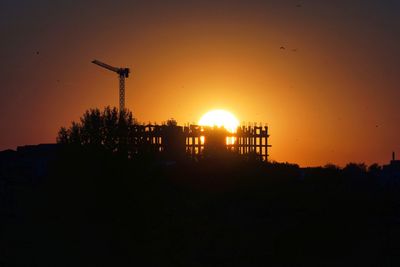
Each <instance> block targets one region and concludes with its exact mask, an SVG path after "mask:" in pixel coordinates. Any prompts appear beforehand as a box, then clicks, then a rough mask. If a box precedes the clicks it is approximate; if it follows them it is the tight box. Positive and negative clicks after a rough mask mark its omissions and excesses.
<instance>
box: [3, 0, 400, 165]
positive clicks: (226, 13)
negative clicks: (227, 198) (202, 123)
mask: <svg viewBox="0 0 400 267" xmlns="http://www.w3.org/2000/svg"><path fill="white" fill-rule="evenodd" d="M0 36H1V42H0V60H1V63H0V150H4V149H8V148H11V149H15V148H16V146H18V145H24V144H38V143H51V142H55V137H56V135H57V131H58V129H59V128H60V127H61V126H69V125H70V123H71V121H73V120H75V121H76V120H78V119H79V117H80V116H81V115H82V114H83V112H84V111H85V110H86V109H88V108H91V107H99V108H101V109H102V108H103V107H105V106H107V105H111V106H118V79H117V75H116V74H114V73H111V72H108V71H106V70H103V69H100V68H99V67H98V66H95V65H93V64H92V63H91V61H92V60H93V59H99V60H101V61H104V62H106V63H109V64H110V65H114V66H120V67H129V68H131V71H132V75H131V76H130V77H129V78H128V79H127V81H126V88H127V90H126V106H127V108H129V109H130V110H131V111H132V112H133V114H134V116H135V117H136V118H137V119H138V120H139V121H141V122H149V121H151V122H157V123H161V122H163V121H166V120H167V119H169V118H175V119H176V120H177V121H178V123H179V124H185V123H191V122H198V120H199V119H200V117H201V116H202V115H203V114H204V113H206V112H207V111H209V110H212V109H225V110H228V111H231V112H232V113H234V114H235V115H236V117H237V118H238V120H239V121H240V122H246V123H247V122H252V123H253V122H257V123H259V122H262V123H268V125H269V130H270V134H271V138H270V143H271V144H272V146H273V147H272V148H271V150H270V159H271V160H276V161H288V162H293V163H298V164H300V165H301V166H316V165H324V164H326V163H328V162H329V163H334V164H339V165H342V166H343V165H344V164H346V163H347V162H365V163H367V164H371V163H374V162H377V163H380V164H385V163H387V162H389V160H390V158H391V152H392V151H396V152H397V153H398V154H399V156H400V112H399V108H400V104H399V103H400V1H398V0H379V1H378V0H375V1H371V0H352V1H348V0H335V1H320V0H319V1H317V0H314V1H311V0H310V1H307V0H304V1H292V0H271V1H267V0H265V1H249V0H248V1H244V0H243V1H235V0H224V1H222V0H221V1H218V0H214V1H206V0H199V1H189V0H186V1H167V0H159V1H152V0H143V1H132V0H130V1H128V0H126V1H115V0H114V1H103V0H96V1H95V0H93V1H72V0H57V1H54V0H35V1H32V0H2V1H0ZM283 48H284V49H283Z"/></svg>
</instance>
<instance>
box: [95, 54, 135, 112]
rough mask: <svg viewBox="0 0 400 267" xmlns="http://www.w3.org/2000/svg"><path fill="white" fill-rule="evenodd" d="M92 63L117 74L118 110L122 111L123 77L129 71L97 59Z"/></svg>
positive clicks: (123, 98)
mask: <svg viewBox="0 0 400 267" xmlns="http://www.w3.org/2000/svg"><path fill="white" fill-rule="evenodd" d="M92 63H93V64H96V65H98V66H100V67H102V68H105V69H107V70H110V71H112V72H115V73H117V74H118V76H119V111H120V112H122V111H123V110H125V78H128V77H129V73H130V70H129V68H116V67H113V66H110V65H108V64H106V63H103V62H101V61H99V60H93V61H92Z"/></svg>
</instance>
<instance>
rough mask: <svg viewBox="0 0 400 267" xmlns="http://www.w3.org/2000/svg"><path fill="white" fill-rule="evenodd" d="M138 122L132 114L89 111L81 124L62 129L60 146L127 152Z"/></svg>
mask: <svg viewBox="0 0 400 267" xmlns="http://www.w3.org/2000/svg"><path fill="white" fill-rule="evenodd" d="M135 125H136V121H135V119H134V118H133V116H132V112H130V111H128V110H123V111H121V112H119V111H118V110H117V108H115V107H114V108H111V107H106V108H105V109H104V110H103V111H100V110H99V109H97V108H96V109H90V110H87V111H86V112H85V113H84V114H83V116H82V117H81V118H80V122H72V125H71V126H70V127H69V128H68V129H67V128H65V127H62V128H61V129H60V130H59V132H58V136H57V143H59V144H75V145H82V146H85V145H92V146H103V147H104V148H105V149H106V150H109V151H112V152H116V151H123V150H126V148H127V146H128V145H129V140H130V139H132V136H133V132H134V129H133V128H134V126H135Z"/></svg>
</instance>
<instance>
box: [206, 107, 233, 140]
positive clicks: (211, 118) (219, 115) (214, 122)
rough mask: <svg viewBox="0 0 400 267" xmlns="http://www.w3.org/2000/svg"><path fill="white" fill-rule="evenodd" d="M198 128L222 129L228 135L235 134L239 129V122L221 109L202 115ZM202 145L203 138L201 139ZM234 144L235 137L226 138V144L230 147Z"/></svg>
mask: <svg viewBox="0 0 400 267" xmlns="http://www.w3.org/2000/svg"><path fill="white" fill-rule="evenodd" d="M199 125H200V126H210V127H214V126H216V127H218V128H220V127H223V128H225V129H226V130H227V131H228V132H230V133H235V132H236V130H237V128H238V127H239V120H238V119H237V118H236V117H235V115H233V114H232V113H231V112H228V111H226V110H222V109H216V110H211V111H209V112H207V113H206V114H204V115H203V116H202V117H201V119H200V120H199ZM200 140H201V142H202V143H203V144H204V140H205V138H204V136H202V137H201V139H200ZM235 142H236V138H235V137H226V144H227V145H232V144H234V143H235Z"/></svg>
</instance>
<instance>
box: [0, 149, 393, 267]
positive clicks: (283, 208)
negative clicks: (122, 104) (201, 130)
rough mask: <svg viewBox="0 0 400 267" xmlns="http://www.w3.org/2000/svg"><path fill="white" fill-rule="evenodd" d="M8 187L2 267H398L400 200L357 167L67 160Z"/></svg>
mask: <svg viewBox="0 0 400 267" xmlns="http://www.w3.org/2000/svg"><path fill="white" fill-rule="evenodd" d="M48 168H49V171H48V172H47V174H46V175H45V176H43V177H42V178H41V179H39V180H35V181H32V180H18V181H16V180H12V179H7V177H2V180H1V182H2V187H1V188H2V192H1V210H0V211H1V215H0V216H1V217H0V220H1V221H0V225H1V238H0V253H1V254H0V266H246V267H249V266H310V265H316V266H398V265H399V264H400V253H399V252H400V250H399V238H400V215H399V214H400V194H399V192H400V189H399V186H398V185H397V183H396V181H395V180H393V179H394V178H393V179H392V178H390V177H384V176H383V174H382V171H381V170H380V169H377V170H375V171H374V169H370V170H369V171H366V170H365V169H363V168H361V167H360V166H357V165H353V166H349V167H348V168H345V169H343V170H341V169H337V168H334V167H332V166H331V167H327V168H316V169H300V168H298V167H297V166H296V165H289V164H265V163H260V162H249V161H242V160H241V159H238V158H235V157H227V158H214V159H208V160H204V161H201V162H191V161H186V162H185V161H183V162H167V161H152V160H148V159H147V160H145V159H142V160H135V161H130V160H126V159H122V158H118V156H115V155H109V154H107V153H105V152H101V151H99V150H89V149H85V150H82V149H76V150H73V151H63V152H62V153H60V154H59V155H58V158H57V159H56V160H55V161H53V162H52V163H51V165H50V166H49V167H48Z"/></svg>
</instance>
